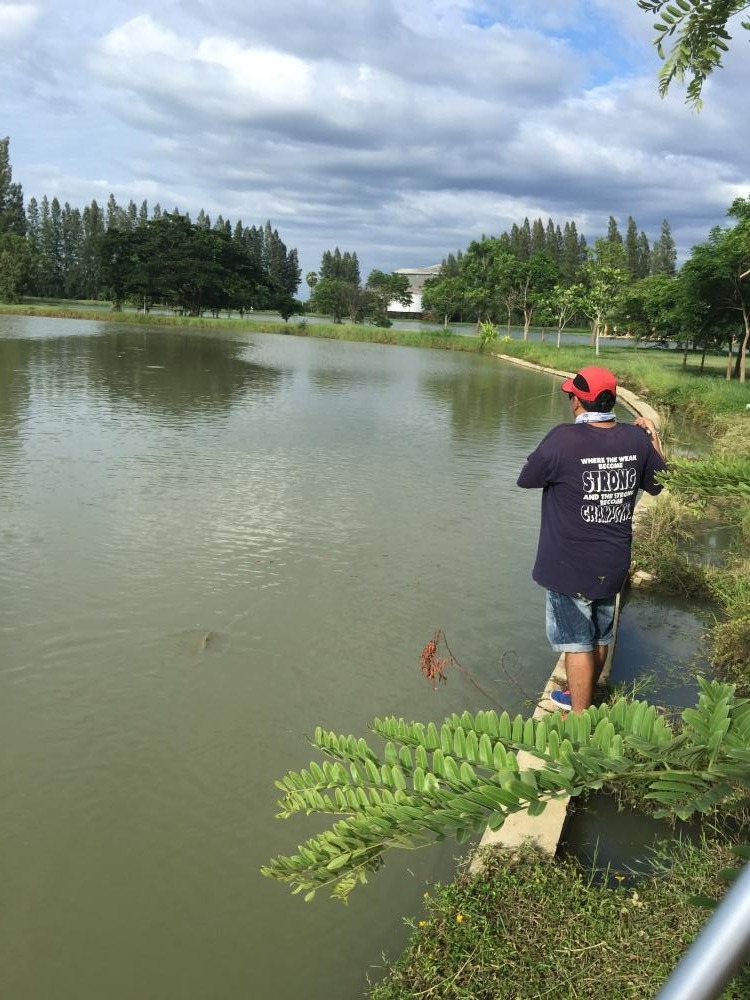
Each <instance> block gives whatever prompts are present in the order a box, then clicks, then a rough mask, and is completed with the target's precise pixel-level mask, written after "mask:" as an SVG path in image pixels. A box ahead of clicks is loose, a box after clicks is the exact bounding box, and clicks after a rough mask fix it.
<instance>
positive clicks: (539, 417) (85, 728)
mask: <svg viewBox="0 0 750 1000" xmlns="http://www.w3.org/2000/svg"><path fill="white" fill-rule="evenodd" d="M566 417H567V400H565V398H564V396H563V394H562V393H560V392H559V389H558V387H557V385H556V383H555V381H554V380H553V379H550V378H548V377H546V376H542V375H536V374H534V373H529V372H525V371H520V370H517V369H515V368H511V367H505V366H503V365H500V364H498V363H497V362H493V361H492V360H488V359H483V358H478V357H469V356H466V355H452V354H450V353H447V352H427V351H415V350H407V349H395V348H388V347H382V346H376V345H361V344H344V343H335V342H326V341H319V340H310V341H308V340H304V339H297V338H292V337H278V336H268V335H266V336H264V335H252V336H250V335H248V336H247V338H245V339H241V338H240V339H237V338H236V337H234V338H233V339H222V338H220V337H217V336H216V335H215V334H211V335H205V336H200V335H196V334H194V333H191V334H190V335H181V334H179V333H177V332H174V331H166V332H164V331H159V330H156V331H153V332H151V331H146V332H144V331H143V330H142V329H134V330H123V329H122V328H120V327H116V328H108V327H107V326H106V325H100V324H95V323H81V322H76V321H62V320H47V319H30V318H27V319H21V318H12V317H3V318H2V319H0V515H1V516H0V533H1V536H2V544H3V560H2V568H1V569H0V611H1V618H0V627H1V629H2V634H1V638H2V650H3V654H2V663H1V666H0V671H1V672H0V687H1V691H2V695H1V697H0V740H2V755H1V760H2V779H1V784H2V787H1V789H0V801H2V803H3V822H2V824H1V825H0V883H1V884H2V887H3V888H2V907H1V909H0V951H1V952H2V954H1V955H0V969H1V970H2V971H1V972H0V977H1V978H2V982H3V987H2V989H1V990H0V993H1V994H2V995H3V996H4V997H5V996H7V997H9V998H12V1000H49V998H51V997H54V998H55V1000H100V998H103V997H106V998H107V1000H120V998H122V1000H126V998H127V1000H132V998H135V997H138V998H139V1000H140V998H154V1000H156V998H159V1000H163V998H165V997H170V998H177V997H179V998H185V1000H188V998H190V1000H192V998H195V1000H198V998H200V1000H207V998H214V997H215V998H222V1000H225V998H227V997H267V996H273V997H278V998H287V997H297V996H304V997H306V998H317V997H329V998H331V997H334V998H335V997H341V998H348V997H354V996H358V995H360V994H361V992H362V990H363V988H364V986H365V973H366V971H367V969H368V968H369V967H371V966H377V965H378V964H379V962H380V956H381V953H382V952H383V950H387V951H389V952H390V953H391V954H396V953H398V951H399V950H400V948H401V946H402V944H403V942H404V940H405V937H406V930H405V929H404V928H403V926H402V924H401V917H402V915H404V914H407V913H411V912H416V911H417V910H418V907H419V901H420V899H421V895H422V892H423V891H424V882H425V880H426V879H432V878H439V877H449V876H450V874H451V871H452V870H453V857H454V855H455V854H456V853H457V848H456V847H455V846H450V845H449V846H447V847H446V848H445V849H444V850H443V851H442V853H441V851H439V850H438V851H430V852H421V853H418V854H416V855H409V856H406V857H404V858H402V859H400V860H399V861H397V862H395V863H391V864H389V865H388V866H387V867H386V869H385V870H384V871H383V872H382V873H381V874H380V875H379V876H378V877H377V878H376V879H375V880H374V881H373V883H372V885H371V886H370V887H368V889H367V890H366V891H365V892H363V893H361V894H360V895H359V898H357V895H356V894H355V897H354V898H353V900H352V902H351V904H350V906H349V908H348V909H345V908H343V907H341V906H340V904H336V903H331V902H328V901H326V900H320V901H316V903H315V904H313V905H308V906H306V905H304V904H303V903H302V902H301V901H300V900H299V899H297V898H294V899H293V898H291V897H290V896H289V895H288V892H287V890H286V889H285V888H284V887H282V886H281V885H278V884H276V883H272V882H269V881H267V880H265V879H262V878H261V877H260V876H259V874H258V868H259V866H260V865H261V864H262V863H263V862H264V861H266V860H267V859H268V858H269V857H270V856H271V855H272V854H274V853H277V852H288V851H290V850H292V849H293V848H294V847H295V845H296V844H297V843H299V841H300V840H302V839H303V838H304V837H306V836H308V835H309V834H310V833H311V832H312V828H311V824H309V823H305V822H304V821H299V822H297V823H294V822H292V821H289V822H286V823H282V822H280V821H277V820H275V819H274V818H273V817H274V812H275V800H276V794H275V790H274V788H273V780H274V779H275V778H276V777H278V776H280V775H281V774H282V773H283V772H284V770H286V769H287V768H289V767H297V766H300V765H301V764H303V763H305V762H306V761H307V760H309V756H310V754H309V748H308V746H307V744H306V742H305V734H306V733H310V732H311V731H312V729H313V727H314V726H315V725H316V724H317V723H322V724H325V725H326V726H327V727H329V728H331V729H336V730H345V731H350V730H353V731H356V732H358V733H363V732H364V731H365V726H366V724H367V722H368V721H369V720H370V719H371V718H372V717H373V716H374V715H375V714H384V713H388V712H395V713H399V714H405V715H408V716H411V717H415V718H423V719H429V718H435V717H437V718H440V717H442V716H443V715H445V714H447V713H448V712H451V711H453V710H454V709H457V708H463V707H465V706H468V707H472V708H478V707H480V704H481V696H479V695H478V694H477V693H476V692H475V691H473V689H471V688H469V687H468V686H467V685H465V684H464V683H462V682H461V681H460V679H459V678H457V677H456V678H453V679H452V680H451V681H450V682H449V684H448V685H447V687H443V688H442V689H441V690H440V692H439V693H438V694H437V695H436V694H433V693H432V692H431V691H430V689H429V687H428V686H427V684H426V683H425V682H424V681H423V680H422V678H421V676H420V674H419V669H418V664H419V652H420V650H421V648H422V646H423V645H424V643H425V642H426V640H427V639H428V638H430V636H431V635H432V632H433V631H434V629H436V628H438V627H442V628H443V629H445V632H446V634H447V636H448V638H449V641H450V643H451V645H452V648H453V650H454V652H455V653H456V655H457V656H459V658H460V659H461V660H462V661H463V662H464V663H465V664H467V665H470V666H471V668H472V669H473V670H474V672H475V673H476V675H477V677H478V679H479V680H480V681H481V682H483V683H485V684H486V685H488V686H489V688H490V689H491V690H492V691H493V692H495V693H496V695H497V697H498V699H499V700H500V701H504V702H506V703H507V704H508V705H510V706H511V707H518V706H520V703H521V700H522V696H521V694H519V692H518V690H517V689H516V687H515V686H514V685H513V684H511V683H510V681H509V680H508V679H507V678H506V677H505V676H504V675H503V674H502V672H500V671H499V670H498V662H499V660H500V658H501V657H502V656H503V654H504V653H507V652H508V651H511V650H515V652H516V654H517V659H514V658H513V657H512V656H510V657H507V658H506V663H512V669H513V671H514V673H515V675H516V679H517V680H519V681H520V685H521V687H522V688H523V689H524V690H526V691H528V692H529V693H530V694H533V693H535V692H536V691H537V690H538V689H539V688H540V685H541V683H542V681H543V680H544V679H545V678H546V676H547V674H548V672H549V667H550V654H549V652H548V650H547V648H546V643H545V640H544V634H543V618H542V594H541V591H539V589H538V588H537V587H536V586H535V585H534V584H533V583H532V581H531V579H530V569H531V564H532V560H533V554H534V549H535V544H536V527H537V518H538V502H539V498H538V496H531V495H528V494H523V493H521V491H519V490H517V489H516V488H515V486H514V482H515V478H516V476H517V473H518V469H519V468H520V466H521V464H522V463H523V460H524V458H525V456H526V455H527V454H528V452H529V451H530V450H531V448H532V447H533V446H534V445H535V444H536V442H537V441H538V440H539V438H540V437H541V436H542V435H543V434H544V433H545V432H546V430H547V429H548V428H549V426H550V425H551V424H553V423H555V422H557V421H558V420H561V419H566ZM374 974H376V973H374Z"/></svg>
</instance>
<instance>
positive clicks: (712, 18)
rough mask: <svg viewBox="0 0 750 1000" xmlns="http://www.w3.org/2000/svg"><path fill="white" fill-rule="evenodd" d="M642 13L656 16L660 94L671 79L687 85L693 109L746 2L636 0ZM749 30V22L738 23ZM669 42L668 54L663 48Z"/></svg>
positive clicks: (745, 6)
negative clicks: (659, 60) (660, 62)
mask: <svg viewBox="0 0 750 1000" xmlns="http://www.w3.org/2000/svg"><path fill="white" fill-rule="evenodd" d="M638 6H639V7H640V8H641V10H645V11H647V12H648V13H649V14H652V15H655V16H656V17H658V20H657V21H656V23H655V24H654V29H655V31H656V38H655V39H654V45H655V46H656V51H657V52H658V53H659V58H660V59H662V60H663V62H664V65H663V66H662V68H661V70H660V71H659V93H660V94H661V96H662V97H664V96H665V95H666V93H667V92H668V90H669V87H670V85H671V83H672V81H673V80H677V81H678V82H679V83H682V82H683V81H684V79H685V77H686V76H687V78H688V80H689V83H688V88H687V93H686V98H685V99H686V101H687V102H688V103H689V104H692V105H693V107H695V108H700V107H701V104H702V100H701V93H702V90H703V84H704V83H705V82H706V80H707V79H708V77H709V76H710V75H711V74H712V73H713V71H714V70H715V69H719V68H720V67H721V60H722V58H723V54H724V53H725V52H727V51H728V50H729V42H731V40H732V36H731V34H730V33H729V32H728V31H727V24H728V23H729V21H730V19H731V18H733V17H734V16H735V15H737V14H741V13H742V12H743V11H747V10H749V9H750V2H748V0H638ZM740 26H741V27H742V28H744V29H745V30H746V31H747V30H750V19H747V20H744V21H741V22H740ZM670 42H671V48H670V49H669V50H668V51H667V50H666V49H665V46H666V45H667V44H669V43H670Z"/></svg>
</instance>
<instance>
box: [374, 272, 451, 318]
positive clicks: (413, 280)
mask: <svg viewBox="0 0 750 1000" xmlns="http://www.w3.org/2000/svg"><path fill="white" fill-rule="evenodd" d="M442 266H443V265H442V264H430V266H429V267H400V268H399V269H398V270H397V271H394V274H405V275H406V277H407V278H408V279H409V291H410V292H411V305H410V306H402V305H401V303H400V302H391V303H390V305H389V306H388V315H389V316H414V317H418V316H421V315H422V291H423V289H424V286H425V284H426V283H427V282H428V281H429V279H430V278H436V277H437V276H438V274H440V268H441V267H442Z"/></svg>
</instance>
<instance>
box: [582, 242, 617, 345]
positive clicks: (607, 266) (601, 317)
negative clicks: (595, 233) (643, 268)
mask: <svg viewBox="0 0 750 1000" xmlns="http://www.w3.org/2000/svg"><path fill="white" fill-rule="evenodd" d="M624 255H625V252H624V248H623V246H622V244H618V243H616V242H615V243H612V242H610V241H609V240H597V241H596V243H595V244H594V252H593V254H592V255H591V256H590V258H589V260H588V261H587V263H586V264H585V265H584V267H583V273H584V278H585V283H586V292H585V294H584V295H583V298H582V300H581V309H582V311H583V313H584V314H585V315H586V316H588V318H589V319H590V320H591V339H592V341H593V344H594V351H595V353H596V354H597V355H598V354H599V338H600V336H601V334H602V331H603V330H604V328H605V327H606V326H607V324H608V323H609V320H610V318H611V316H612V314H613V312H614V310H615V303H616V297H617V295H618V293H619V292H620V290H621V288H622V287H623V285H625V284H626V283H627V280H628V274H627V271H626V270H625V268H624V266H623V265H624Z"/></svg>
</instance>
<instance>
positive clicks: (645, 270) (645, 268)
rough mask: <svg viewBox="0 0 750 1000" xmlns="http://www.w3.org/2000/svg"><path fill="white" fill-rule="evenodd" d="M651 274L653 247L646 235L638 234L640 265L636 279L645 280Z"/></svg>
mask: <svg viewBox="0 0 750 1000" xmlns="http://www.w3.org/2000/svg"><path fill="white" fill-rule="evenodd" d="M649 274H651V246H650V245H649V242H648V236H647V235H646V234H645V233H639V234H638V264H637V269H636V277H638V278H645V277H646V276H647V275H649Z"/></svg>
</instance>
